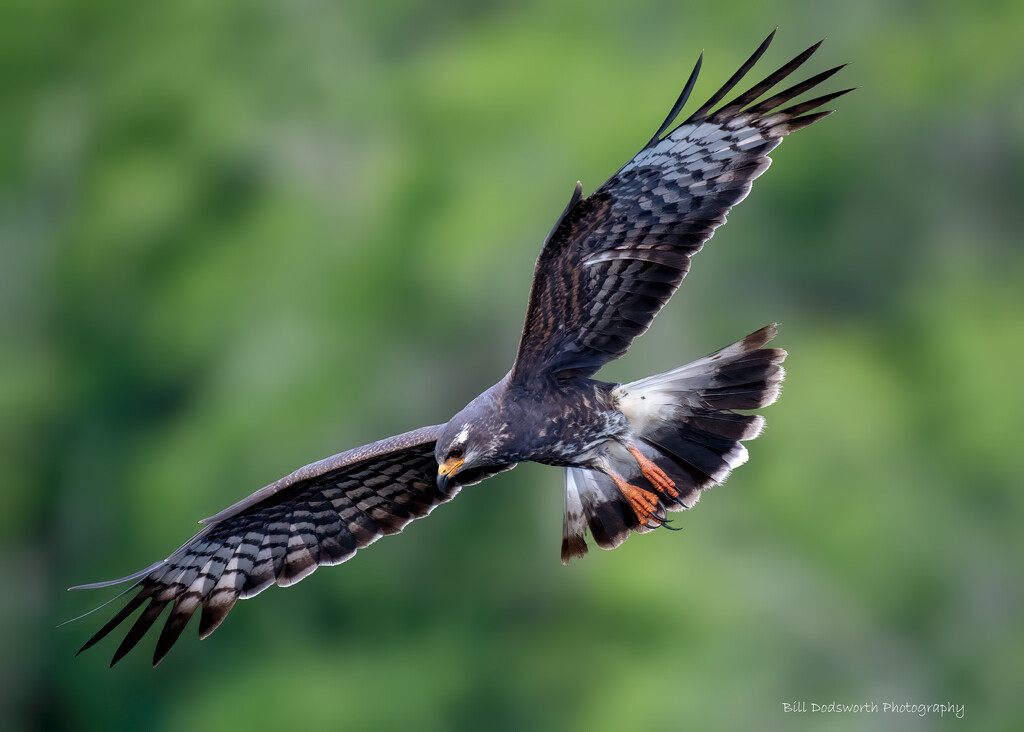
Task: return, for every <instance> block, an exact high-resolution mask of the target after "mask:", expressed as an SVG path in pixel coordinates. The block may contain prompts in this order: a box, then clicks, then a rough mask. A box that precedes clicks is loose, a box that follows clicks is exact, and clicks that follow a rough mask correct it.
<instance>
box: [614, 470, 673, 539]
mask: <svg viewBox="0 0 1024 732" xmlns="http://www.w3.org/2000/svg"><path fill="white" fill-rule="evenodd" d="M611 479H612V480H613V481H615V485H617V486H618V487H619V491H621V492H622V495H623V496H625V498H626V500H627V501H629V505H630V507H631V508H632V509H633V513H635V514H636V517H637V519H638V520H639V521H640V523H641V524H643V525H644V526H652V525H662V524H664V519H662V518H660V517H659V516H657V515H656V514H655V511H657V510H658V496H657V495H656V494H654V493H652V492H651V491H645V490H644V489H643V488H638V487H637V486H635V485H632V484H630V483H627V482H626V481H624V480H623V479H622V478H620V477H619V476H617V475H615V474H614V473H613V474H612V475H611Z"/></svg>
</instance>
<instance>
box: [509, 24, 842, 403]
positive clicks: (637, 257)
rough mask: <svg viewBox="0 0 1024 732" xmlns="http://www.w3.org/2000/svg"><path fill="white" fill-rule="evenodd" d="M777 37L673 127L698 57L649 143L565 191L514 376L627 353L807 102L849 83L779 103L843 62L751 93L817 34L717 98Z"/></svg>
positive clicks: (778, 75)
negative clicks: (583, 193) (579, 194)
mask: <svg viewBox="0 0 1024 732" xmlns="http://www.w3.org/2000/svg"><path fill="white" fill-rule="evenodd" d="M774 35H775V33H774V31H773V32H772V34H771V35H769V36H768V38H766V39H765V40H764V42H763V43H762V44H761V45H760V46H759V47H758V49H757V50H756V51H755V52H754V54H753V55H751V57H750V58H749V59H747V61H746V62H745V63H744V64H743V65H742V66H741V67H740V69H739V70H738V71H737V72H736V73H735V74H733V76H732V77H731V78H730V79H729V80H728V81H727V82H726V83H725V84H724V85H723V86H722V87H721V88H719V89H718V91H716V92H715V93H714V94H713V95H712V96H711V98H710V99H708V101H707V102H705V103H704V104H702V105H701V106H700V107H699V108H698V109H697V110H696V111H695V112H694V113H693V114H692V115H690V116H689V117H688V118H686V119H685V120H684V121H683V122H682V123H680V124H679V125H678V126H676V127H674V128H673V126H672V125H673V124H674V123H675V120H676V118H677V117H678V116H679V115H680V113H681V111H682V108H683V106H684V105H685V103H686V101H687V99H688V98H689V96H690V92H691V91H692V90H693V86H694V84H695V82H696V79H697V73H698V72H699V70H700V65H701V61H700V59H698V62H697V65H696V67H695V68H694V70H693V72H692V73H691V74H690V77H689V79H688V80H687V82H686V86H685V87H684V89H683V92H682V94H681V95H680V97H679V99H678V100H677V102H676V104H675V105H674V106H673V107H672V110H671V111H670V113H669V115H668V117H667V118H666V119H665V122H664V123H663V124H662V125H661V126H660V127H659V128H658V131H657V133H656V134H655V135H654V136H653V137H652V138H651V140H650V141H649V142H648V144H647V145H646V146H645V147H644V148H643V149H642V150H641V151H640V152H639V153H637V155H636V156H634V158H633V159H632V160H631V161H629V162H628V163H627V164H626V165H624V166H623V167H622V168H621V169H620V170H619V171H618V172H617V173H616V174H615V175H614V176H612V177H611V178H610V179H609V180H608V181H606V182H605V183H604V184H603V185H602V186H601V187H600V188H598V189H597V190H596V191H595V192H594V193H592V194H591V195H590V196H588V197H587V198H584V199H582V200H578V201H577V198H576V196H574V197H573V201H572V202H571V204H570V206H569V207H567V209H566V210H565V212H564V213H563V214H562V216H561V217H560V218H559V220H558V223H557V224H556V226H555V228H554V229H553V230H552V232H551V234H549V236H548V238H547V240H546V241H545V243H544V247H543V248H542V250H541V253H540V256H539V258H538V259H537V265H536V268H535V269H534V279H533V285H532V287H531V290H530V300H529V305H528V307H527V314H526V321H525V324H524V326H523V334H522V338H521V340H520V343H519V350H518V353H517V356H516V362H515V365H514V366H513V369H512V381H513V382H514V383H520V384H522V383H526V382H529V381H531V380H533V379H537V378H541V377H543V376H544V375H554V376H556V377H558V378H572V377H586V376H591V375H593V374H594V373H596V372H597V370H598V369H599V368H600V367H601V366H603V365H604V364H605V363H607V362H608V361H611V360H613V359H615V358H618V357H619V356H621V355H622V354H623V353H625V352H626V350H627V349H628V348H629V345H630V343H632V341H633V339H634V338H635V337H636V336H638V335H640V334H642V333H643V332H645V331H646V330H647V328H648V327H649V326H650V324H651V321H652V320H653V319H654V316H655V315H657V313H658V311H660V310H661V308H662V307H663V306H664V305H665V303H667V302H668V300H669V298H670V297H671V296H672V294H673V293H674V292H675V291H676V289H677V288H678V287H679V284H680V283H681V282H682V279H683V277H684V276H685V275H686V273H687V271H688V270H689V267H690V258H691V257H692V256H693V255H694V254H695V253H696V252H698V251H700V249H701V247H703V245H704V242H705V241H707V240H708V239H709V238H711V236H712V235H713V234H714V231H715V229H716V228H718V227H719V226H721V225H722V224H723V223H725V217H726V214H727V213H728V212H729V210H730V209H731V208H732V206H734V205H735V204H737V203H738V202H739V201H741V200H743V198H745V197H746V195H747V193H749V191H750V186H751V183H752V182H753V180H754V179H755V178H757V177H758V176H759V175H761V173H763V172H764V171H765V170H766V169H767V168H768V165H769V164H770V162H771V160H770V159H769V158H768V153H769V152H771V150H773V149H774V148H775V147H776V146H777V145H778V144H779V142H781V140H782V138H783V137H785V136H786V135H788V134H789V133H791V132H794V131H796V130H798V129H801V128H803V127H806V126H807V125H809V124H811V123H813V122H815V121H817V120H818V119H821V118H822V117H824V116H826V115H828V114H830V113H831V112H829V111H824V112H814V110H815V109H817V108H818V107H820V106H821V105H823V104H826V103H827V102H829V101H831V100H833V99H835V98H836V97H838V96H841V95H842V94H845V93H846V92H848V91H850V90H849V89H846V90H843V91H838V92H832V93H828V94H824V95H821V96H818V97H817V98H815V99H811V100H809V101H806V102H802V103H797V104H795V105H792V106H790V107H787V108H784V109H781V110H779V109H778V108H779V107H780V106H782V105H784V104H786V103H788V102H790V101H792V100H794V99H796V98H797V97H799V96H800V95H802V94H804V93H805V92H808V91H811V90H812V89H814V88H817V87H818V85H820V84H821V83H822V82H824V81H826V80H828V79H829V78H831V76H832V75H833V74H835V73H836V72H837V71H839V69H841V68H842V66H836V67H834V68H831V69H828V70H827V71H823V72H821V73H819V74H816V75H814V76H812V77H810V78H808V79H807V80H805V81H802V82H798V83H796V84H793V85H791V86H788V87H786V88H784V89H782V90H781V91H778V92H776V93H775V94H774V95H772V96H770V97H768V98H766V99H765V100H764V101H762V102H760V103H758V102H757V100H759V99H761V98H762V97H764V96H765V95H767V94H769V93H770V92H771V91H772V89H774V88H775V87H776V86H777V85H779V84H780V83H781V82H783V81H784V80H785V79H786V78H788V77H789V76H790V75H791V74H792V73H793V72H794V71H796V70H797V69H798V68H799V67H800V66H802V65H803V64H804V63H805V62H806V61H807V60H808V59H809V58H810V57H811V55H812V54H813V53H814V52H815V51H816V50H817V49H818V47H819V46H820V45H821V44H820V43H816V44H814V45H813V46H811V47H810V48H808V49H807V50H806V51H804V52H803V53H800V54H798V55H797V56H796V57H795V58H793V59H792V60H791V61H790V62H788V63H786V64H784V65H783V66H782V67H781V68H779V69H778V70H777V71H775V72H773V73H771V74H769V75H768V76H766V77H765V78H764V79H763V80H761V81H760V82H758V83H756V84H754V85H753V86H751V87H750V88H749V89H747V90H746V91H744V92H742V93H740V94H738V95H736V96H735V98H733V99H732V100H731V101H727V102H725V103H724V104H722V105H721V106H719V104H720V102H722V100H723V99H726V98H727V97H728V96H729V94H730V93H731V92H732V90H733V88H734V87H736V86H737V85H738V84H739V83H740V82H741V81H742V80H743V79H744V78H745V77H746V75H747V74H748V73H749V72H750V70H751V69H752V68H753V66H754V65H755V64H756V63H757V62H758V60H759V59H760V58H761V56H762V55H763V54H764V53H765V51H766V50H767V48H768V46H769V44H770V43H771V40H772V38H773V37H774ZM701 58H703V54H702V55H701Z"/></svg>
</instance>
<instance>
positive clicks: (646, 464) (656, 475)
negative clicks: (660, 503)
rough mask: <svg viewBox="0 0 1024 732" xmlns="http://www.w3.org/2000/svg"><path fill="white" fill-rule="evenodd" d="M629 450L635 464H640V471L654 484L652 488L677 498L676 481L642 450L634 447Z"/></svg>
mask: <svg viewBox="0 0 1024 732" xmlns="http://www.w3.org/2000/svg"><path fill="white" fill-rule="evenodd" d="M629 452H630V453H631V454H632V455H633V458H634V459H635V460H636V462H637V465H639V466H640V472H641V473H643V476H644V477H645V478H647V481H648V482H649V483H650V484H651V485H652V486H654V489H655V490H656V491H658V493H664V494H665V495H667V496H668V497H669V498H677V497H678V496H679V491H677V490H676V483H675V481H674V480H672V479H671V478H669V477H668V475H666V474H665V471H664V470H662V469H661V468H659V467H658V466H657V465H656V464H655V463H654V462H653V461H652V460H648V459H647V457H646V456H644V454H643V453H642V452H640V451H639V450H638V449H636V448H635V447H630V448H629Z"/></svg>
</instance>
